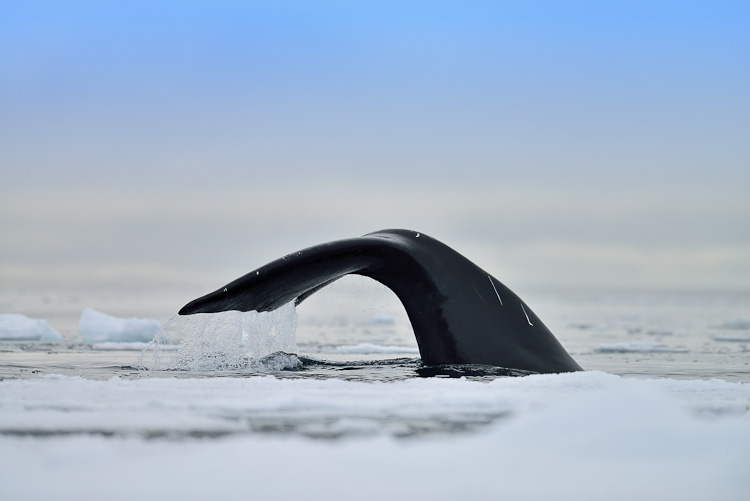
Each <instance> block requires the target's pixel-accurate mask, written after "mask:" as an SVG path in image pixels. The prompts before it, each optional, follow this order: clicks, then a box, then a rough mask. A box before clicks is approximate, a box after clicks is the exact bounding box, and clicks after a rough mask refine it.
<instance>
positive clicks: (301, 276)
mask: <svg viewBox="0 0 750 501" xmlns="http://www.w3.org/2000/svg"><path fill="white" fill-rule="evenodd" d="M349 274H356V275H363V276H366V277H370V278H372V279H374V280H377V281H378V282H380V283H382V284H383V285H385V286H386V287H388V288H389V289H391V290H392V291H393V292H394V293H395V294H396V296H398V298H399V299H400V300H401V302H402V303H403V305H404V308H405V309H406V313H407V315H408V316H409V320H410V321H411V325H412V328H413V330H414V335H415V336H416V338H417V344H418V345H419V353H420V355H421V357H422V361H423V362H424V363H425V364H427V365H444V364H482V365H492V366H497V367H504V368H508V369H518V370H521V371H533V372H541V373H551V372H572V371H579V370H582V369H581V367H580V366H579V365H578V364H577V363H576V362H575V360H573V358H572V357H571V356H570V355H569V354H568V352H566V351H565V348H563V347H562V345H561V344H560V343H559V341H558V340H557V339H555V337H554V336H553V335H552V333H551V332H550V331H549V329H548V328H547V327H546V326H545V325H544V323H542V321H541V320H540V319H539V317H537V316H536V315H535V314H534V312H533V311H532V310H531V308H529V307H528V305H526V304H525V303H524V302H523V301H522V300H521V298H519V297H518V296H517V295H516V294H515V293H513V291H511V290H510V289H508V288H507V287H506V286H505V285H503V284H502V283H501V282H500V281H499V280H497V279H496V278H494V277H493V276H492V275H490V274H488V273H487V272H485V271H484V270H482V269H481V268H479V267H478V266H477V265H475V264H474V263H472V262H471V261H469V260H468V259H466V258H465V257H464V256H462V255H461V254H459V253H458V252H456V251H455V250H453V249H451V248H450V247H448V246H447V245H445V244H443V243H442V242H439V241H438V240H435V239H434V238H431V237H429V236H427V235H425V234H424V233H418V232H415V231H407V230H383V231H378V232H375V233H369V234H367V235H365V236H362V237H358V238H350V239H346V240H338V241H335V242H329V243H324V244H321V245H316V246H314V247H310V248H307V249H304V250H301V251H299V252H296V253H293V254H289V255H287V256H284V257H282V258H280V259H277V260H276V261H273V262H271V263H269V264H267V265H265V266H263V267H261V268H258V269H257V270H254V271H251V272H250V273H248V274H247V275H244V276H243V277H240V278H238V279H237V280H235V281H233V282H231V283H229V284H227V285H225V286H224V287H221V288H220V289H218V290H216V291H214V292H211V293H210V294H207V295H205V296H203V297H200V298H198V299H195V300H193V301H191V302H190V303H188V304H187V305H185V306H184V307H183V308H182V309H181V310H180V312H179V314H180V315H191V314H194V313H216V312H221V311H227V310H239V311H251V310H256V311H259V312H261V311H271V310H275V309H276V308H279V307H281V306H283V305H284V304H286V303H288V302H290V301H296V303H297V304H299V303H301V302H302V301H304V300H305V299H306V298H308V297H309V296H310V295H311V294H314V293H315V292H316V291H318V290H320V289H321V288H323V287H325V286H326V285H328V284H330V283H332V282H334V281H335V280H337V279H339V278H341V277H343V276H344V275H349Z"/></svg>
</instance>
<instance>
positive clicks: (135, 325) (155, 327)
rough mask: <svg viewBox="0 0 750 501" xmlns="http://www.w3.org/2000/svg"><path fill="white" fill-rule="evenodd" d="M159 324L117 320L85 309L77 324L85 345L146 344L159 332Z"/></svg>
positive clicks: (148, 320)
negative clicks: (112, 343) (108, 343)
mask: <svg viewBox="0 0 750 501" xmlns="http://www.w3.org/2000/svg"><path fill="white" fill-rule="evenodd" d="M159 327H161V323H160V322H159V321H158V320H151V319H147V318H118V317H113V316H111V315H107V314H106V313H102V312H99V311H96V310H94V309H93V308H86V309H85V310H83V312H82V313H81V320H80V321H79V322H78V332H79V333H80V334H81V337H83V341H84V342H85V343H105V342H120V343H147V342H149V341H151V340H152V339H154V336H155V335H156V333H157V332H159Z"/></svg>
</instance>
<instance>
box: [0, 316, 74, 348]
mask: <svg viewBox="0 0 750 501" xmlns="http://www.w3.org/2000/svg"><path fill="white" fill-rule="evenodd" d="M0 339H1V340H4V341H62V339H63V338H62V335H61V334H60V333H59V332H57V331H56V330H55V329H53V328H52V327H51V326H50V324H49V323H48V322H47V321H46V320H41V319H36V318H29V317H27V316H26V315H21V314H18V313H6V314H0Z"/></svg>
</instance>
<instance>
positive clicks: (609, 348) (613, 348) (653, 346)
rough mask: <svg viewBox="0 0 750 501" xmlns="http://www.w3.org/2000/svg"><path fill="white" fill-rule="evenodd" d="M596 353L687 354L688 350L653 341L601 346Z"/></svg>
mask: <svg viewBox="0 0 750 501" xmlns="http://www.w3.org/2000/svg"><path fill="white" fill-rule="evenodd" d="M594 351H598V352H600V353H630V352H644V353H645V352H657V353H686V352H687V351H688V350H687V349H686V348H672V347H669V346H667V345H665V344H662V343H655V342H652V341H633V342H630V343H612V344H600V345H599V346H597V347H596V349H595V350H594Z"/></svg>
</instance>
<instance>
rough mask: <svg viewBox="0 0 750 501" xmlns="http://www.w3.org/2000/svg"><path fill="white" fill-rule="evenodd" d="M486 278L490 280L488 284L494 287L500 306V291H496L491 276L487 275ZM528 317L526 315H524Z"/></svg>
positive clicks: (501, 302) (501, 301)
mask: <svg viewBox="0 0 750 501" xmlns="http://www.w3.org/2000/svg"><path fill="white" fill-rule="evenodd" d="M487 278H488V279H489V280H490V284H491V285H492V288H493V289H495V294H496V295H497V300H498V301H500V306H502V305H503V300H502V299H500V293H499V292H497V287H495V283H494V282H493V281H492V277H491V276H489V275H487ZM526 318H527V319H528V317H526Z"/></svg>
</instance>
